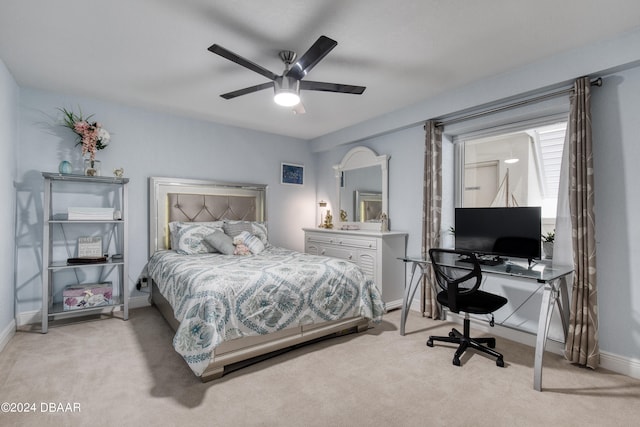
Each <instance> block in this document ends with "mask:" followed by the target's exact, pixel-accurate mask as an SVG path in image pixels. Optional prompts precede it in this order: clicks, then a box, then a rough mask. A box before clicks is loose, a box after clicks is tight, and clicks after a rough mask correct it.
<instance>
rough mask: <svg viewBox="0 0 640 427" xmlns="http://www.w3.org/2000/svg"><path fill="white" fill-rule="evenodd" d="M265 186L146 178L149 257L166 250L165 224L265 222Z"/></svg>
mask: <svg viewBox="0 0 640 427" xmlns="http://www.w3.org/2000/svg"><path fill="white" fill-rule="evenodd" d="M266 189H267V187H266V186H265V185H255V184H235V183H223V182H214V181H201V180H192V179H179V178H161V177H151V178H149V256H151V255H152V254H153V253H154V252H155V251H157V250H162V249H168V248H169V222H171V221H183V222H202V221H220V220H224V219H229V220H246V221H265V220H266V212H265V206H266Z"/></svg>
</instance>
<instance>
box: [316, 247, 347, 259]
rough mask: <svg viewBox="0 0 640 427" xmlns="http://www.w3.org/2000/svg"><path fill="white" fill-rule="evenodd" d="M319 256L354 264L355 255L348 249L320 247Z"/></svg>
mask: <svg viewBox="0 0 640 427" xmlns="http://www.w3.org/2000/svg"><path fill="white" fill-rule="evenodd" d="M320 255H324V256H330V257H333V258H340V259H345V260H347V261H354V262H355V254H354V253H353V251H350V250H349V249H343V248H336V247H334V246H322V247H321V250H320Z"/></svg>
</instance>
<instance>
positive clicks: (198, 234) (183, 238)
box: [174, 222, 222, 255]
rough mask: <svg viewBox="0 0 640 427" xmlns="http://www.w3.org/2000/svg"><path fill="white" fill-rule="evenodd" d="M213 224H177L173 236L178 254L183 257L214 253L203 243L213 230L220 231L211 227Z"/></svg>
mask: <svg viewBox="0 0 640 427" xmlns="http://www.w3.org/2000/svg"><path fill="white" fill-rule="evenodd" d="M212 224H213V223H205V222H186V223H182V224H179V225H178V227H177V233H176V236H175V238H174V239H175V241H176V247H175V248H174V249H175V250H176V251H177V252H178V253H180V254H183V255H193V254H206V253H209V252H216V251H215V250H214V249H213V248H212V247H211V246H209V245H208V244H207V243H205V241H204V238H205V237H206V236H208V235H209V234H211V233H213V232H214V231H215V230H220V231H222V229H221V228H216V227H213V226H212Z"/></svg>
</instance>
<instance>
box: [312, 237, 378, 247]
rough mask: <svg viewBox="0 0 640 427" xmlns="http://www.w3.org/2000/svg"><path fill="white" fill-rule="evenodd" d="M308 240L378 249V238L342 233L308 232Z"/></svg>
mask: <svg viewBox="0 0 640 427" xmlns="http://www.w3.org/2000/svg"><path fill="white" fill-rule="evenodd" d="M307 242H313V243H322V244H325V245H336V246H347V247H352V248H365V249H376V247H377V240H376V239H366V238H357V237H351V236H344V237H343V236H340V235H335V234H334V235H322V234H308V235H307Z"/></svg>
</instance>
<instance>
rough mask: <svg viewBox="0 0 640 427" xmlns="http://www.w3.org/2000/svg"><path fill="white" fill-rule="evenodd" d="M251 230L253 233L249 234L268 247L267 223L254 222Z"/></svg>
mask: <svg viewBox="0 0 640 427" xmlns="http://www.w3.org/2000/svg"><path fill="white" fill-rule="evenodd" d="M251 228H253V232H252V233H251V234H253V235H255V236H258V238H259V239H260V240H262V243H264V246H265V247H269V234H268V232H267V223H266V222H257V221H254V222H252V223H251Z"/></svg>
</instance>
